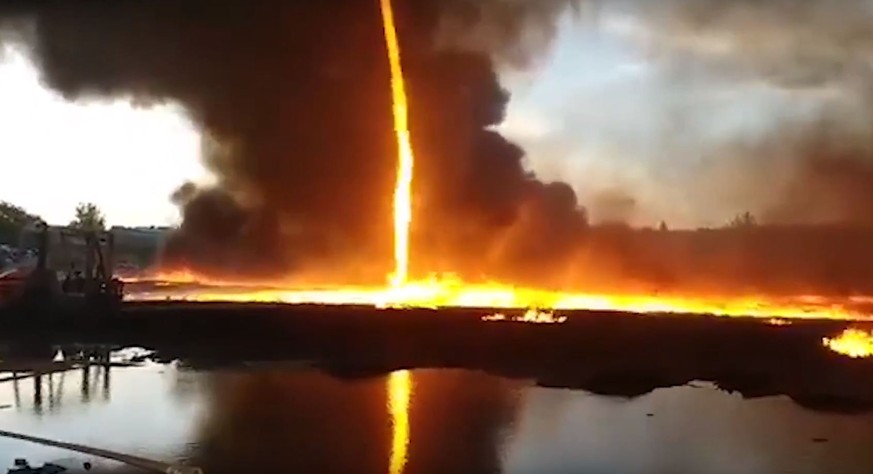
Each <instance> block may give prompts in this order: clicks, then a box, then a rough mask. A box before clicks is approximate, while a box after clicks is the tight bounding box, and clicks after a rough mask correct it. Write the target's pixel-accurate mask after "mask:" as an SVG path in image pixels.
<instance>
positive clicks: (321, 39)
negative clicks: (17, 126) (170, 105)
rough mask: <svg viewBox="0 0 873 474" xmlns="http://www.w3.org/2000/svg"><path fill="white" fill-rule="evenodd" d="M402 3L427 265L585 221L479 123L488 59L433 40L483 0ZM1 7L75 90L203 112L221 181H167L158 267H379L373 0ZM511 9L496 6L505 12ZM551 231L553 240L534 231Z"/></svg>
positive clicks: (491, 265) (387, 205)
mask: <svg viewBox="0 0 873 474" xmlns="http://www.w3.org/2000/svg"><path fill="white" fill-rule="evenodd" d="M395 3H396V4H397V6H396V9H397V17H398V20H397V22H398V29H399V34H400V39H401V43H402V45H401V46H402V48H403V54H404V66H405V69H406V73H407V76H408V78H407V80H408V82H409V86H408V87H409V93H410V96H411V123H412V128H413V142H414V146H415V148H416V152H417V154H418V168H417V173H416V176H415V180H416V181H415V188H416V194H417V195H416V210H415V226H416V229H415V237H414V240H415V242H414V244H415V250H414V252H415V253H416V254H418V253H421V258H420V259H419V261H418V263H419V265H418V266H420V267H422V268H420V270H422V271H424V270H425V268H424V267H426V266H429V265H431V264H436V263H438V261H439V262H442V263H445V267H446V268H451V269H452V270H455V271H461V270H465V269H471V270H472V271H475V272H479V273H488V272H494V271H497V270H498V269H499V268H500V267H501V265H503V263H505V262H497V261H496V260H499V259H501V258H503V257H505V256H507V255H512V254H519V253H523V252H522V250H524V251H527V250H531V249H533V250H537V251H538V253H539V254H543V255H544V254H548V253H558V252H559V251H560V249H561V247H562V246H564V245H566V244H567V242H565V241H568V240H569V239H567V238H566V234H567V232H568V231H567V230H565V229H574V230H575V228H577V227H579V226H580V225H581V224H582V223H584V213H582V212H581V211H580V210H579V208H578V205H577V203H576V199H575V196H574V195H573V192H572V191H571V190H570V189H569V187H566V186H563V185H559V184H555V185H546V184H543V183H541V182H539V181H537V179H536V178H535V177H534V176H532V175H531V174H530V173H528V172H527V171H526V169H525V164H524V156H523V153H522V151H521V149H520V148H518V147H516V146H514V145H512V144H511V143H509V142H508V141H506V140H505V139H504V138H503V137H501V136H500V135H499V134H497V133H496V132H493V131H490V130H487V128H488V127H490V126H492V125H496V124H499V123H500V122H501V120H502V118H503V112H504V107H505V105H506V102H507V100H508V96H507V94H506V92H505V91H504V90H503V89H502V88H501V86H500V84H499V82H498V77H497V74H496V72H495V68H494V64H493V60H492V59H491V57H490V56H488V55H487V54H484V53H482V52H476V51H471V50H468V51H459V50H445V49H441V48H438V44H437V43H438V42H437V37H438V36H439V35H438V30H440V29H441V28H442V26H441V25H442V24H443V19H444V18H467V19H472V20H475V15H477V14H478V13H477V11H478V10H479V8H478V7H477V6H475V5H466V6H465V4H466V3H467V2H442V1H436V0H416V1H397V2H395ZM3 8H5V10H3V12H4V13H5V17H6V18H14V19H15V20H16V21H17V24H21V23H22V22H24V23H26V24H27V25H28V26H29V28H30V31H31V33H32V35H31V36H32V37H31V38H30V42H29V45H28V46H29V47H30V48H31V49H32V51H33V53H34V56H35V59H36V61H37V62H38V64H39V66H40V68H41V70H42V73H43V77H44V80H45V81H46V83H47V84H49V85H50V86H51V87H53V88H55V89H57V90H59V91H61V92H62V93H63V94H64V95H65V96H66V97H68V98H69V99H71V100H75V99H77V98H80V97H84V96H92V95H96V96H133V97H135V98H136V99H138V100H142V101H147V102H148V101H177V102H180V103H181V104H183V105H184V106H185V107H186V108H187V110H188V111H189V113H190V114H191V116H192V117H193V119H194V120H195V121H196V123H197V124H199V125H200V126H201V128H202V130H203V132H204V134H205V135H206V136H207V138H206V140H207V141H208V142H209V143H210V144H211V145H210V146H208V147H206V149H207V150H208V156H206V157H205V160H206V164H207V165H208V167H209V169H210V170H211V171H213V172H214V174H215V175H216V176H217V178H218V184H217V185H216V186H215V187H212V188H204V189H199V188H197V187H195V186H193V185H190V184H187V185H184V186H183V187H182V188H180V190H179V191H178V192H177V193H176V195H175V196H173V199H174V200H175V202H177V203H178V204H179V205H180V207H181V209H182V214H183V217H184V222H183V223H182V225H181V227H180V229H179V231H178V232H176V233H175V234H174V235H173V236H172V238H170V239H169V242H168V244H167V246H166V251H165V254H164V262H165V263H166V264H167V265H169V266H187V267H192V268H194V269H196V270H200V271H204V272H206V273H210V272H211V273H218V274H226V273H228V272H234V273H235V274H237V275H249V276H259V277H272V276H277V275H287V274H289V273H290V274H293V273H295V272H300V273H304V274H305V273H306V272H310V273H316V274H319V275H324V274H325V273H332V272H333V271H334V270H335V271H336V272H337V273H338V274H339V275H340V278H349V277H350V276H351V277H352V278H360V279H371V280H372V279H378V280H381V279H382V278H383V276H384V275H385V273H386V272H387V271H389V270H390V268H391V265H392V263H391V259H390V255H391V251H390V248H391V244H392V238H393V237H392V233H391V229H392V226H391V192H392V187H393V179H394V168H395V156H396V145H395V143H394V137H393V126H392V118H391V102H390V100H391V99H390V94H389V92H390V89H389V83H390V82H389V70H388V64H387V58H386V53H385V45H384V37H383V32H382V25H381V17H380V12H379V4H378V2H377V1H375V0H373V1H369V0H342V1H341V0H336V1H330V2H289V1H285V0H258V1H254V2H248V1H241V0H240V1H229V2H215V1H211V0H187V1H179V2H143V1H137V0H115V1H97V0H89V1H81V2H72V1H34V2H24V1H19V2H15V1H13V2H11V3H9V2H7V5H6V6H5V7H3ZM522 10H523V11H518V12H516V11H515V9H509V10H507V11H505V12H503V13H502V17H501V18H502V19H503V20H506V21H507V22H508V23H507V25H510V24H511V21H510V17H513V16H515V15H521V14H522V13H524V11H526V10H528V9H522ZM457 14H461V16H458V15H457ZM470 15H473V18H471V17H470ZM520 18H521V17H520V16H519V19H520ZM442 31H444V30H442ZM506 34H507V35H508V36H506V38H507V39H509V37H510V36H513V33H512V28H510V30H508V32H507V33H506ZM119 160H123V157H120V158H119ZM120 166H123V162H122V163H121V164H120ZM528 220H530V221H532V222H531V223H532V224H534V223H535V224H536V225H537V226H543V227H542V228H543V229H545V231H547V232H548V234H546V233H543V234H541V235H539V237H538V238H537V239H531V238H529V237H528V236H526V235H525V234H526V233H525V232H524V231H521V230H515V229H516V228H517V227H518V226H520V225H524V224H523V223H524V222H526V221H528ZM534 221H535V222H534ZM566 226H569V227H566ZM508 232H515V233H517V234H519V235H520V236H522V237H521V240H522V241H521V242H518V243H515V242H513V243H500V245H499V247H500V248H505V249H506V250H501V251H500V252H498V253H497V254H495V251H494V250H492V249H493V248H494V246H495V245H496V243H497V242H503V241H504V240H505V239H506V237H505V235H506V234H507V233H508ZM552 233H554V234H555V235H556V236H557V237H558V240H557V241H556V242H553V243H547V242H545V240H547V239H543V238H542V237H544V236H545V235H550V234H552ZM471 239H473V240H471ZM471 242H475V244H474V245H470V243H471ZM555 243H557V244H559V245H555ZM538 246H541V247H540V248H539V249H534V248H533V247H538ZM515 247H517V249H514V248H515ZM472 256H476V258H475V259H473V260H472V261H470V262H469V265H460V263H461V261H462V260H461V258H462V257H472ZM498 264H499V265H498ZM351 267H354V268H351ZM325 269H331V270H330V271H328V270H325ZM325 278H328V279H330V278H332V279H333V280H334V281H336V280H337V278H338V277H337V275H326V276H325Z"/></svg>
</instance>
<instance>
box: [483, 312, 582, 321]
mask: <svg viewBox="0 0 873 474" xmlns="http://www.w3.org/2000/svg"><path fill="white" fill-rule="evenodd" d="M482 321H510V322H514V323H531V324H562V323H564V322H566V321H567V317H566V316H556V315H555V313H553V312H551V311H539V310H536V309H529V310H527V311H525V313H524V314H523V315H521V316H506V315H505V314H503V313H494V314H490V315H487V316H482Z"/></svg>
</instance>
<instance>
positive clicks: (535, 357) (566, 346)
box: [0, 302, 873, 412]
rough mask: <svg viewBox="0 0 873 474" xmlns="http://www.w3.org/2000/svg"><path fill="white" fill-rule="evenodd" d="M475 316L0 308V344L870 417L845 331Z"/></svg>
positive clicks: (226, 308) (711, 320)
mask: <svg viewBox="0 0 873 474" xmlns="http://www.w3.org/2000/svg"><path fill="white" fill-rule="evenodd" d="M488 313H489V311H488V310H476V309H441V310H422V309H408V310H400V309H398V310H377V309H374V308H371V307H355V306H304V305H281V304H227V303H166V302H159V303H145V302H143V303H125V304H124V306H123V307H122V308H121V309H120V310H119V311H118V312H116V313H114V314H109V313H107V314H105V315H103V316H101V317H93V316H92V317H87V318H86V317H81V316H80V317H74V316H70V315H67V316H63V317H62V316H56V317H54V318H50V317H48V316H47V315H46V314H45V313H44V312H43V313H29V314H27V313H13V312H10V311H6V312H5V313H4V314H0V320H2V322H0V345H2V346H3V347H4V348H5V351H6V353H7V354H4V356H3V357H2V358H3V359H7V360H8V359H10V358H14V357H20V356H41V355H44V354H50V353H52V346H57V345H65V344H105V345H109V346H113V347H134V346H136V347H144V348H148V349H152V350H154V351H155V353H154V355H153V357H154V358H156V359H158V360H174V359H180V360H181V361H182V362H183V363H185V364H187V365H189V366H193V367H202V368H207V367H208V368H214V367H228V366H238V365H241V364H252V363H271V362H281V361H290V360H294V361H300V360H304V361H308V362H309V363H311V364H313V365H316V366H318V367H320V368H322V369H323V370H325V371H328V372H330V373H333V374H336V375H338V376H344V377H366V376H370V375H377V374H384V373H386V372H390V371H393V370H396V369H402V368H437V367H447V368H465V369H472V370H482V371H486V372H488V373H492V374H496V375H501V376H505V377H517V378H526V379H534V380H536V381H537V383H539V384H540V385H543V386H550V387H566V388H575V389H583V390H587V391H589V392H593V393H597V394H605V395H616V396H626V397H633V396H638V395H642V394H645V393H648V392H650V391H651V390H654V389H656V388H659V387H669V386H676V385H682V384H685V383H688V382H690V381H693V380H702V381H711V382H714V383H716V384H717V385H718V386H719V387H720V388H722V389H725V390H729V391H736V392H739V393H741V394H742V395H743V396H746V397H758V396H767V395H780V394H781V395H788V396H789V397H791V398H792V399H793V400H794V401H795V402H797V403H799V404H801V405H803V406H805V407H807V408H811V409H816V410H826V411H839V412H856V411H866V410H873V359H857V360H856V359H850V358H848V357H845V356H842V355H840V354H837V353H834V352H832V351H830V350H829V349H827V348H826V347H824V346H823V345H822V338H823V337H826V336H831V337H832V336H835V335H837V334H839V333H840V332H841V331H842V330H843V329H845V328H846V327H847V325H849V324H851V323H846V322H840V321H801V320H798V321H794V322H793V323H792V324H790V325H785V326H773V325H769V324H766V323H765V322H764V321H762V320H758V319H750V318H719V317H708V316H691V315H645V316H642V315H633V314H624V313H609V312H595V311H564V312H562V313H561V314H562V315H566V316H568V317H569V319H568V321H567V322H566V323H564V324H557V325H548V324H547V325H536V324H524V323H510V322H483V321H481V319H480V318H481V317H482V316H483V315H486V314H488ZM853 326H858V327H864V324H861V323H855V324H853ZM867 327H868V328H869V327H873V324H871V323H867Z"/></svg>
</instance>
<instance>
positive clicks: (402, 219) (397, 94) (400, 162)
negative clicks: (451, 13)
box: [380, 0, 415, 287]
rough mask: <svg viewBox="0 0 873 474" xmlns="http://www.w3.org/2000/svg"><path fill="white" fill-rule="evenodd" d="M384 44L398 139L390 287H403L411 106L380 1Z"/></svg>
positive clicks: (385, 2)
mask: <svg viewBox="0 0 873 474" xmlns="http://www.w3.org/2000/svg"><path fill="white" fill-rule="evenodd" d="M380 1H381V3H380V5H381V10H382V24H383V27H384V30H385V43H386V45H387V48H388V59H389V62H390V65H391V99H392V104H393V110H394V131H395V134H396V135H397V148H398V156H397V183H396V185H395V188H394V273H392V274H391V286H393V287H401V286H403V284H404V283H406V280H407V279H408V277H409V226H410V224H411V223H412V169H413V165H414V163H415V156H414V154H413V152H412V142H411V141H410V138H409V118H408V117H409V106H408V103H407V99H406V85H405V83H404V80H403V68H402V66H401V62H400V44H399V42H398V41H397V29H396V27H395V25H394V10H393V8H392V7H391V0H380Z"/></svg>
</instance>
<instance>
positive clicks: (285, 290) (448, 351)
mask: <svg viewBox="0 0 873 474" xmlns="http://www.w3.org/2000/svg"><path fill="white" fill-rule="evenodd" d="M378 7H379V11H380V12H381V15H380V18H381V21H382V25H381V29H382V34H383V36H384V41H385V44H384V47H385V56H386V58H387V65H388V71H387V72H386V73H385V74H384V75H383V76H384V79H387V80H386V81H384V83H383V85H384V87H385V89H387V90H389V91H390V97H391V102H390V103H385V104H383V105H384V107H385V108H386V109H388V110H390V113H391V117H392V121H393V132H394V134H393V137H392V138H393V141H394V143H395V145H394V147H393V148H395V150H396V157H395V160H394V166H393V187H392V189H391V195H390V196H384V197H383V198H382V200H383V201H385V202H388V201H390V203H391V204H390V209H391V215H390V216H382V217H383V218H382V219H381V220H377V221H378V222H384V223H386V225H385V226H384V229H383V230H384V232H383V233H384V234H385V235H389V234H390V240H391V242H392V244H391V252H390V254H391V255H392V258H391V261H390V263H389V264H385V265H383V266H384V271H381V272H379V273H380V277H381V278H382V282H381V283H380V282H370V283H358V282H353V283H347V282H345V281H344V280H342V279H337V278H335V277H336V272H331V273H332V274H331V277H334V279H333V282H331V281H328V280H330V279H331V278H323V275H316V276H314V277H313V278H312V279H310V281H306V278H302V277H300V276H294V277H287V278H281V277H276V278H273V277H251V278H249V277H242V276H239V275H235V274H234V273H233V272H232V271H227V272H217V271H214V270H213V269H208V268H196V266H195V265H187V264H185V263H184V262H183V263H178V262H179V260H176V261H173V260H172V259H168V260H166V261H162V262H160V263H159V264H158V265H157V266H156V267H154V268H151V269H149V270H147V271H144V272H139V273H137V274H126V275H125V274H122V273H121V272H118V271H117V265H116V260H117V259H116V255H115V252H116V245H115V241H116V237H115V236H114V235H113V233H112V232H95V231H85V230H77V229H73V228H66V227H52V226H46V225H40V226H35V227H31V228H28V229H27V230H26V232H25V233H24V234H23V235H22V240H23V241H24V240H27V241H30V242H35V244H34V245H33V246H34V247H35V248H36V249H37V254H36V256H35V258H34V259H32V261H29V262H27V264H26V265H22V266H20V267H19V268H17V269H15V270H13V271H10V272H6V273H4V274H3V275H0V291H2V292H3V296H2V298H3V299H2V303H0V304H2V307H0V341H3V342H2V343H0V351H2V354H0V359H2V362H0V371H5V370H10V369H9V368H10V367H13V369H11V370H14V371H15V372H16V373H18V372H26V373H30V372H32V373H34V374H37V376H39V374H41V373H42V371H43V370H44V368H40V367H42V366H41V365H40V364H42V362H40V363H37V362H35V360H36V359H39V360H42V359H45V358H47V357H50V356H51V355H52V354H54V353H55V352H56V351H55V349H56V348H58V347H70V346H71V345H76V347H79V346H78V345H84V346H89V345H94V346H97V347H116V348H117V347H130V346H137V347H145V348H148V349H150V350H153V351H155V354H159V357H160V358H161V359H163V360H185V361H188V363H190V364H191V365H193V366H220V365H222V364H225V363H227V361H228V360H245V361H273V362H275V361H278V360H292V359H293V360H317V361H318V365H319V367H321V368H323V369H324V370H326V371H328V372H331V373H337V374H356V375H362V376H366V375H368V374H374V373H378V374H391V375H390V377H389V379H388V382H387V387H386V391H387V392H388V393H389V394H390V397H391V400H390V404H389V405H390V406H389V411H390V416H391V419H392V423H393V429H394V431H393V438H392V454H391V456H390V471H391V472H392V473H395V472H396V473H401V472H403V470H404V464H405V462H406V457H407V453H406V450H407V448H406V446H407V444H408V443H409V437H410V436H414V433H413V434H410V432H409V421H408V409H409V393H410V390H412V383H413V382H412V380H411V379H410V375H409V373H408V372H406V370H405V369H409V368H422V367H424V368H427V367H462V368H470V369H480V370H486V371H489V372H491V373H496V374H501V375H506V376H510V377H525V378H530V379H533V380H536V381H537V383H540V384H542V385H544V386H553V387H570V388H582V389H585V390H588V391H591V392H594V393H600V394H610V395H621V396H628V397H633V396H638V395H640V394H644V393H648V392H651V391H652V390H654V389H656V388H660V387H671V386H677V385H682V384H686V383H689V382H691V381H695V380H707V381H713V382H715V383H716V384H718V386H719V387H722V388H724V389H726V390H730V391H735V392H740V393H742V394H743V395H745V396H749V397H757V396H763V395H775V394H780V395H787V396H789V397H791V398H792V399H794V400H795V401H797V402H798V403H800V404H802V405H804V406H807V407H811V408H814V409H820V410H833V411H866V410H871V409H873V358H871V356H873V265H869V262H866V261H864V260H863V259H861V258H857V256H858V255H859V254H861V253H862V252H863V251H862V250H859V249H863V248H867V247H869V246H870V244H871V242H873V234H871V233H870V232H869V231H867V230H865V229H855V228H850V227H827V226H820V227H816V226H805V227H804V226H775V225H774V226H768V225H763V224H757V223H756V222H754V219H753V218H752V217H751V216H749V215H745V216H741V218H739V219H738V220H736V221H735V222H732V223H731V224H729V225H727V226H725V227H723V228H717V229H702V230H671V229H668V228H667V226H666V225H662V226H661V228H651V229H632V228H629V227H627V226H622V225H600V226H595V225H589V226H585V227H584V228H583V229H580V230H578V236H579V237H578V240H579V241H580V242H583V244H581V245H579V246H578V248H574V250H573V251H572V252H570V255H571V256H570V257H567V258H561V259H547V260H548V261H549V262H554V263H555V267H550V266H546V265H545V264H543V265H526V266H523V271H517V269H515V268H514V269H513V270H516V271H514V272H513V271H508V272H504V273H503V275H513V274H514V275H521V276H518V278H517V279H512V278H511V277H507V278H508V279H504V278H500V277H497V276H492V275H483V274H481V273H478V274H477V272H476V271H475V269H474V270H473V271H468V269H467V268H466V266H465V264H466V262H465V261H462V260H461V259H458V260H454V261H452V260H451V259H448V261H444V260H442V259H441V258H440V256H439V252H438V250H436V249H434V248H433V247H429V246H428V245H427V242H426V239H423V238H418V236H417V233H416V232H417V230H418V229H419V221H418V220H419V219H422V217H421V216H422V214H421V213H420V212H419V211H418V210H417V208H416V206H417V202H418V196H419V192H420V191H419V190H420V189H422V188H420V187H419V184H420V183H421V182H422V181H423V179H422V176H425V174H424V173H427V172H428V171H430V170H431V168H429V167H428V166H427V163H428V160H429V159H430V158H431V157H430V156H429V153H432V152H431V150H429V149H427V148H425V147H421V148H419V147H416V137H417V136H416V133H415V131H416V123H415V122H414V120H413V119H414V117H413V116H411V115H410V110H409V109H410V104H412V103H414V101H415V100H416V96H415V94H416V89H415V87H414V85H415V84H414V83H411V82H410V81H406V78H405V74H406V72H405V70H404V67H405V66H406V63H405V62H404V54H403V53H404V44H403V38H404V35H403V34H402V33H403V32H402V22H401V19H400V18H399V17H398V15H397V14H396V12H395V11H394V10H393V7H392V4H391V1H390V0H380V1H379V2H378ZM337 74H340V73H337ZM409 84H412V86H413V87H408V86H409ZM386 133H387V132H386ZM431 185H432V183H431ZM324 192H328V191H324ZM330 192H336V193H341V192H342V190H339V189H337V190H331V191H330ZM421 192H422V193H424V192H425V191H421ZM558 194H560V193H558ZM544 195H545V194H544ZM558 198H560V196H559V197H558ZM558 198H556V199H558ZM544 199H546V198H544ZM386 207H387V206H386ZM544 209H545V207H543V208H540V207H537V206H535V205H532V207H531V208H530V209H525V210H522V211H521V212H522V213H526V214H525V215H526V216H527V218H528V219H529V220H530V221H531V222H533V223H534V224H535V223H536V222H538V221H537V219H538V218H540V217H541V216H540V213H542V212H545V211H544ZM425 220H426V219H425ZM422 225H423V224H422ZM457 225H458V226H459V227H460V226H464V225H465V223H464V222H458V223H457ZM519 232H522V233H525V235H524V239H520V240H522V241H526V240H536V239H551V238H553V237H554V236H553V235H551V233H552V232H555V231H554V229H550V228H548V227H542V228H538V227H537V226H536V225H530V226H527V227H523V228H522V229H521V230H520V231H519ZM458 235H463V234H462V233H460V232H459V233H458ZM474 235H475V233H472V234H471V236H474ZM471 238H473V237H471ZM554 238H555V239H556V242H557V241H558V240H561V239H565V237H564V236H558V237H554ZM573 238H574V239H575V238H576V235H575V234H574V237H573ZM496 240H498V242H497V243H496V244H495V245H494V247H498V248H499V250H494V248H493V247H492V248H489V249H487V250H482V251H480V250H481V249H479V248H478V247H477V246H476V245H475V244H473V243H470V248H471V249H475V250H473V251H472V252H471V254H472V253H489V251H493V252H500V251H503V252H508V253H512V252H521V253H524V248H525V247H524V246H523V245H522V246H521V247H520V248H509V247H508V246H509V244H506V246H502V245H503V244H502V241H500V239H496ZM562 242H563V240H562ZM833 242H842V244H841V245H839V246H835V245H833ZM252 245H256V244H255V243H253V244H252ZM556 245H558V244H556ZM560 245H564V244H563V243H562V244H560ZM868 253H869V251H868ZM461 254H462V253H457V255H461ZM489 255H490V254H489ZM479 256H481V255H478V256H476V257H477V258H478V257H479ZM473 258H474V256H473V255H470V259H471V260H472V259H473ZM483 258H485V259H486V260H487V257H483ZM534 260H536V259H534ZM453 264H457V265H458V267H456V268H453V267H452V265H453ZM429 265H433V267H432V268H429V267H428V266H429ZM352 266H353V264H352V263H350V264H349V267H352ZM370 266H372V265H370ZM339 268H343V267H342V266H341V265H340V266H339ZM313 282H316V283H313ZM156 357H157V356H156ZM22 361H25V362H22ZM107 377H108V375H107Z"/></svg>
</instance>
